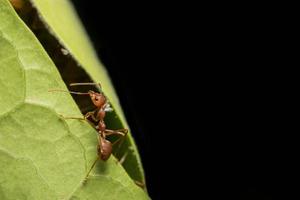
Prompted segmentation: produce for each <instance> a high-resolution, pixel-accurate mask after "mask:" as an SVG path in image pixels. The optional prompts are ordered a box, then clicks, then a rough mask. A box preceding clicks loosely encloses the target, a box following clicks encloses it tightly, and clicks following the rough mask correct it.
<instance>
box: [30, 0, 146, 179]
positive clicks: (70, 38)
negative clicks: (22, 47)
mask: <svg viewBox="0 0 300 200" xmlns="http://www.w3.org/2000/svg"><path fill="white" fill-rule="evenodd" d="M31 2H32V3H33V5H34V6H35V7H36V8H37V10H38V12H39V16H40V17H41V18H42V20H43V21H44V23H46V24H47V28H49V31H50V32H51V33H52V34H53V35H54V36H55V37H56V38H57V40H58V41H59V42H60V43H61V44H62V45H63V46H64V47H65V48H66V49H67V50H68V51H69V52H70V53H71V54H72V55H73V57H74V58H75V59H76V61H77V62H78V64H79V65H80V66H81V67H82V68H83V69H84V70H85V71H86V73H87V74H88V76H89V78H91V79H92V80H93V81H94V82H96V83H98V82H100V83H101V85H102V87H103V90H104V93H105V94H106V95H107V96H108V98H109V100H110V102H111V104H112V106H113V108H114V110H115V112H114V113H113V116H111V117H110V118H109V119H111V120H112V121H110V124H109V125H111V126H112V127H117V128H129V126H128V124H127V122H126V120H125V117H124V114H123V111H122V109H121V106H120V104H119V101H118V98H117V95H116V93H115V91H114V89H113V86H112V84H111V81H110V79H109V77H108V75H107V72H106V70H105V68H104V66H103V65H102V64H101V62H100V61H99V60H98V58H97V55H96V54H95V51H94V49H93V47H92V44H91V42H90V41H89V39H88V36H87V34H86V32H85V30H84V28H83V26H82V24H81V23H80V20H79V18H78V16H77V15H76V13H75V11H74V8H73V6H72V5H71V4H70V2H69V1H68V0H59V1H57V0H56V1H53V0H31ZM91 6H93V5H91ZM53 11H55V12H53ZM120 126H121V127H120ZM128 135H129V137H128V139H127V141H126V142H125V143H124V146H125V148H122V149H123V150H124V149H127V153H128V154H127V157H126V160H125V162H124V164H123V166H124V168H125V170H126V171H127V172H128V174H129V175H130V176H131V177H132V178H133V179H134V180H138V181H141V182H145V178H144V172H143V167H142V164H141V161H140V157H139V154H138V150H137V147H136V145H135V143H134V140H133V138H132V137H131V134H130V130H129V134H128Z"/></svg>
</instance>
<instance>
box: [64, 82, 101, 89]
mask: <svg viewBox="0 0 300 200" xmlns="http://www.w3.org/2000/svg"><path fill="white" fill-rule="evenodd" d="M76 85H98V86H99V87H100V88H101V84H100V83H71V84H70V86H76Z"/></svg>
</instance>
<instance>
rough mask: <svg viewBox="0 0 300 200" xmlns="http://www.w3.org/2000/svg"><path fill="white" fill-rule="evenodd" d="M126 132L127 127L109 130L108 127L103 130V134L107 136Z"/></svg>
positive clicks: (121, 134)
mask: <svg viewBox="0 0 300 200" xmlns="http://www.w3.org/2000/svg"><path fill="white" fill-rule="evenodd" d="M127 133H128V129H125V128H124V129H117V130H110V129H106V130H105V135H106V136H109V135H120V136H124V137H125V136H126V135H127Z"/></svg>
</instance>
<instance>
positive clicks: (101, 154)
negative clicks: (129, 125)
mask: <svg viewBox="0 0 300 200" xmlns="http://www.w3.org/2000/svg"><path fill="white" fill-rule="evenodd" d="M76 85H98V86H99V87H100V91H101V85H100V83H98V84H97V83H72V84H70V86H76ZM51 91H61V92H68V93H71V94H77V95H89V96H90V98H91V100H92V102H93V104H94V105H95V106H96V109H95V110H94V111H91V112H87V113H86V114H85V115H84V118H77V117H64V118H66V119H80V120H87V119H88V118H89V117H91V118H92V119H93V121H95V122H97V123H98V125H97V126H96V127H95V128H96V130H97V131H98V145H97V152H98V157H97V159H96V160H95V162H94V163H93V164H92V166H91V168H90V169H89V171H88V173H87V175H86V177H85V179H87V177H88V176H89V174H90V172H91V170H92V169H93V167H94V166H95V164H96V163H97V161H98V160H99V158H100V159H101V160H103V161H106V160H108V158H109V157H110V155H111V154H112V147H113V145H114V144H116V143H117V142H119V141H120V140H121V139H124V138H125V137H126V135H127V133H128V130H127V129H118V130H110V129H107V128H106V125H105V122H104V117H105V115H106V112H110V111H112V108H111V107H110V104H109V103H108V101H107V98H106V97H105V95H104V94H103V92H102V91H101V92H99V93H98V92H94V91H92V90H89V91H88V92H87V93H82V92H72V91H65V90H51ZM110 135H118V136H122V137H121V138H118V139H117V140H116V141H115V142H114V143H111V142H110V141H109V140H107V139H106V136H110ZM122 141H123V140H122ZM120 162H121V161H120Z"/></svg>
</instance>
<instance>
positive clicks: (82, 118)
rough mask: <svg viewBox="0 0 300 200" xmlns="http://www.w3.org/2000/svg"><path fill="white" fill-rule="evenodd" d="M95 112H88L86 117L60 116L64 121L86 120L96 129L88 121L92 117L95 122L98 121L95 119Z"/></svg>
mask: <svg viewBox="0 0 300 200" xmlns="http://www.w3.org/2000/svg"><path fill="white" fill-rule="evenodd" d="M95 112H96V110H95V111H91V112H87V113H86V114H85V115H84V117H66V116H63V115H60V116H61V117H62V118H64V119H78V120H85V121H87V122H88V123H89V124H90V125H92V126H93V127H94V124H93V123H92V122H91V121H90V120H88V118H89V117H91V118H92V119H93V120H94V121H98V120H97V119H96V118H95Z"/></svg>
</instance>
